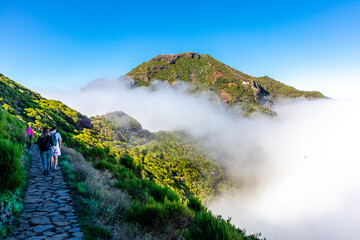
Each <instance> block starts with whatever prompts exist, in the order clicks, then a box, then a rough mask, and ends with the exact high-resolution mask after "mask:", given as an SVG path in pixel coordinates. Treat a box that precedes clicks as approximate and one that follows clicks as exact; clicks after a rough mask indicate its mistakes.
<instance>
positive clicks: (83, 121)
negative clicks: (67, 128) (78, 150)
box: [75, 116, 93, 130]
mask: <svg viewBox="0 0 360 240" xmlns="http://www.w3.org/2000/svg"><path fill="white" fill-rule="evenodd" d="M75 127H76V129H77V130H83V129H84V128H89V129H91V128H93V125H92V123H91V120H90V118H88V117H85V116H80V117H79V122H78V123H77V125H76V126H75Z"/></svg>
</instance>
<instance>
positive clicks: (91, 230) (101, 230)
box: [84, 225, 111, 240]
mask: <svg viewBox="0 0 360 240" xmlns="http://www.w3.org/2000/svg"><path fill="white" fill-rule="evenodd" d="M86 232H87V234H86V235H87V236H86V237H85V238H84V239H88V240H92V239H94V240H97V239H111V232H110V231H109V230H108V229H107V228H105V227H102V226H99V225H90V226H88V227H87V228H86Z"/></svg>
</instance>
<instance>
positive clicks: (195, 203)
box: [187, 196, 204, 212]
mask: <svg viewBox="0 0 360 240" xmlns="http://www.w3.org/2000/svg"><path fill="white" fill-rule="evenodd" d="M187 206H188V207H189V208H190V209H192V210H194V211H195V212H199V211H202V210H204V206H203V205H202V203H201V201H200V200H199V199H197V198H196V197H194V196H191V197H189V202H188V204H187Z"/></svg>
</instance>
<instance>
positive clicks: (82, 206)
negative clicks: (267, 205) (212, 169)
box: [61, 149, 258, 240]
mask: <svg viewBox="0 0 360 240" xmlns="http://www.w3.org/2000/svg"><path fill="white" fill-rule="evenodd" d="M64 153H65V154H66V156H64V157H62V159H61V165H62V167H63V169H64V170H65V172H66V176H67V177H66V179H67V182H68V184H69V185H70V187H71V189H73V190H74V191H75V192H76V195H78V196H77V197H76V199H77V200H76V206H77V211H82V214H81V212H80V215H82V216H81V217H80V224H82V227H83V228H84V230H85V239H119V238H121V239H184V238H185V239H207V240H212V239H224V240H225V239H258V236H257V235H252V236H246V234H245V232H244V231H243V230H240V229H237V228H235V227H234V226H233V225H232V224H231V223H230V222H229V221H225V220H223V219H222V218H221V217H220V216H214V215H213V214H212V213H211V212H209V211H208V210H207V209H206V208H205V207H204V206H203V205H202V204H201V202H200V201H199V200H197V199H196V198H195V197H189V198H188V199H186V200H182V199H181V198H180V197H179V196H178V195H177V194H176V193H175V192H173V191H171V190H170V189H168V188H166V187H161V186H159V185H157V184H156V183H155V182H154V181H151V180H147V179H143V178H141V177H139V176H137V173H136V164H134V162H133V160H132V159H131V158H129V157H127V158H126V159H123V160H122V161H121V164H114V163H110V162H108V161H104V160H102V161H100V162H97V163H95V164H94V166H95V168H96V169H98V170H95V169H93V167H92V165H91V164H89V163H88V162H86V161H85V160H84V158H83V157H82V156H81V155H79V153H77V152H76V151H74V150H71V149H64ZM99 171H101V172H99ZM109 172H110V173H111V176H112V177H113V178H114V179H112V178H111V177H110V175H109ZM114 183H115V184H114Z"/></svg>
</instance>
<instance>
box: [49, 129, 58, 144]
mask: <svg viewBox="0 0 360 240" xmlns="http://www.w3.org/2000/svg"><path fill="white" fill-rule="evenodd" d="M56 134H57V132H54V133H50V136H51V139H52V141H53V143H54V145H55V147H56V145H57V139H56Z"/></svg>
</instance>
